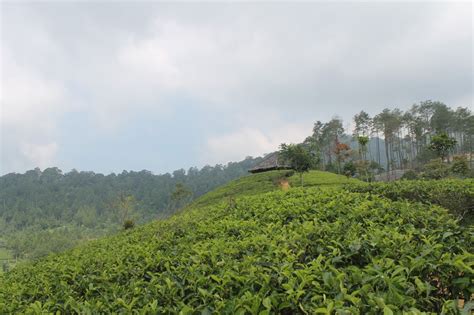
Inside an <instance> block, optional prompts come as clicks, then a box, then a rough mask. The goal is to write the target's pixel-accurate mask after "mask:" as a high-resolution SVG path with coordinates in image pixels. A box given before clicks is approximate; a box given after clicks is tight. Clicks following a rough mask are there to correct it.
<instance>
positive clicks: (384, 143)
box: [304, 101, 474, 173]
mask: <svg viewBox="0 0 474 315" xmlns="http://www.w3.org/2000/svg"><path fill="white" fill-rule="evenodd" d="M443 135H445V136H446V137H448V138H449V139H452V143H453V145H452V147H451V148H450V149H449V153H451V154H456V155H468V156H469V159H472V151H473V148H474V115H473V114H472V112H471V111H470V110H469V109H468V108H464V107H459V108H457V109H452V108H450V107H448V106H447V105H445V104H443V103H441V102H433V101H424V102H420V103H419V104H414V105H413V106H412V107H411V108H410V109H409V110H407V111H402V110H400V109H398V108H395V109H388V108H386V109H384V110H383V111H382V112H380V113H378V114H376V115H374V116H372V117H371V116H370V115H369V114H368V113H367V112H365V111H360V112H359V113H357V114H356V115H355V116H354V119H353V128H352V134H347V133H346V132H345V130H344V128H343V121H342V119H340V118H333V119H332V120H330V121H329V122H327V123H322V122H321V121H317V122H316V123H315V124H314V128H313V133H312V135H311V136H309V137H307V138H306V140H305V141H304V145H305V146H306V147H307V148H308V149H309V150H310V151H311V152H313V153H314V154H315V155H316V156H317V159H318V164H319V167H320V168H322V169H325V170H330V171H336V172H339V173H340V172H341V171H342V169H341V168H342V167H341V165H342V164H344V162H345V161H346V160H347V159H348V158H350V157H351V154H349V153H352V157H353V156H354V152H355V153H356V155H358V158H359V159H360V160H366V161H373V162H376V163H377V164H378V165H379V166H378V167H379V168H384V170H385V171H387V172H389V171H390V170H393V169H416V168H417V167H420V166H422V165H423V164H425V163H426V162H428V161H429V160H431V159H433V158H435V157H436V156H437V152H436V150H432V148H431V147H430V144H431V143H432V140H433V138H434V137H437V136H438V137H439V136H443ZM350 150H354V152H349V151H350ZM374 165H375V164H374ZM373 167H377V166H373Z"/></svg>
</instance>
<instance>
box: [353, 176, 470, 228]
mask: <svg viewBox="0 0 474 315" xmlns="http://www.w3.org/2000/svg"><path fill="white" fill-rule="evenodd" d="M345 188H346V189H348V190H349V191H352V192H368V193H371V194H376V195H380V196H383V197H386V198H389V199H391V200H404V199H406V200H410V201H416V202H422V203H425V204H436V205H439V206H442V207H444V208H446V209H448V210H449V211H450V212H451V213H452V214H453V215H454V216H455V217H456V218H459V219H462V220H463V221H465V222H471V221H472V219H473V217H474V180H473V179H464V180H460V179H444V180H413V181H407V180H401V181H394V182H390V183H382V182H379V183H371V184H363V183H360V184H356V185H354V184H351V185H347V186H345Z"/></svg>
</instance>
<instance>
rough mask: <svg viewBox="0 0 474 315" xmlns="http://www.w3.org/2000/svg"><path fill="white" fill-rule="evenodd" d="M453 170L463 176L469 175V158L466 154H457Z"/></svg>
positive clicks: (452, 166)
mask: <svg viewBox="0 0 474 315" xmlns="http://www.w3.org/2000/svg"><path fill="white" fill-rule="evenodd" d="M451 172H452V173H453V174H456V175H459V176H462V177H467V176H469V164H468V162H467V158H466V157H465V156H455V157H454V161H453V164H452V165H451Z"/></svg>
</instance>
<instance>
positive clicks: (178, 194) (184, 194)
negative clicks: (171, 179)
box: [169, 183, 193, 209]
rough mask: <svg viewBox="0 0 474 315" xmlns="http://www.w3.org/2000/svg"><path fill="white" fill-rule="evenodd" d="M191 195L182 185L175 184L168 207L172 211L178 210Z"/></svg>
mask: <svg viewBox="0 0 474 315" xmlns="http://www.w3.org/2000/svg"><path fill="white" fill-rule="evenodd" d="M192 195H193V193H192V191H191V190H189V189H188V188H187V187H186V186H184V185H183V184H182V183H177V184H176V186H175V188H174V191H173V192H172V193H171V196H170V203H169V205H170V207H172V208H173V209H178V208H180V207H182V206H184V205H185V204H186V203H187V202H188V201H189V200H190V199H191V198H192Z"/></svg>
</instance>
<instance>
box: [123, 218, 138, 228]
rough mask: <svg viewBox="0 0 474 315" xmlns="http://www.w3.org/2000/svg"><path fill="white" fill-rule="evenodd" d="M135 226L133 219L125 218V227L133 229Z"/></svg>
mask: <svg viewBox="0 0 474 315" xmlns="http://www.w3.org/2000/svg"><path fill="white" fill-rule="evenodd" d="M134 227H135V221H133V220H125V221H124V222H123V229H124V230H128V229H133V228H134Z"/></svg>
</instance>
